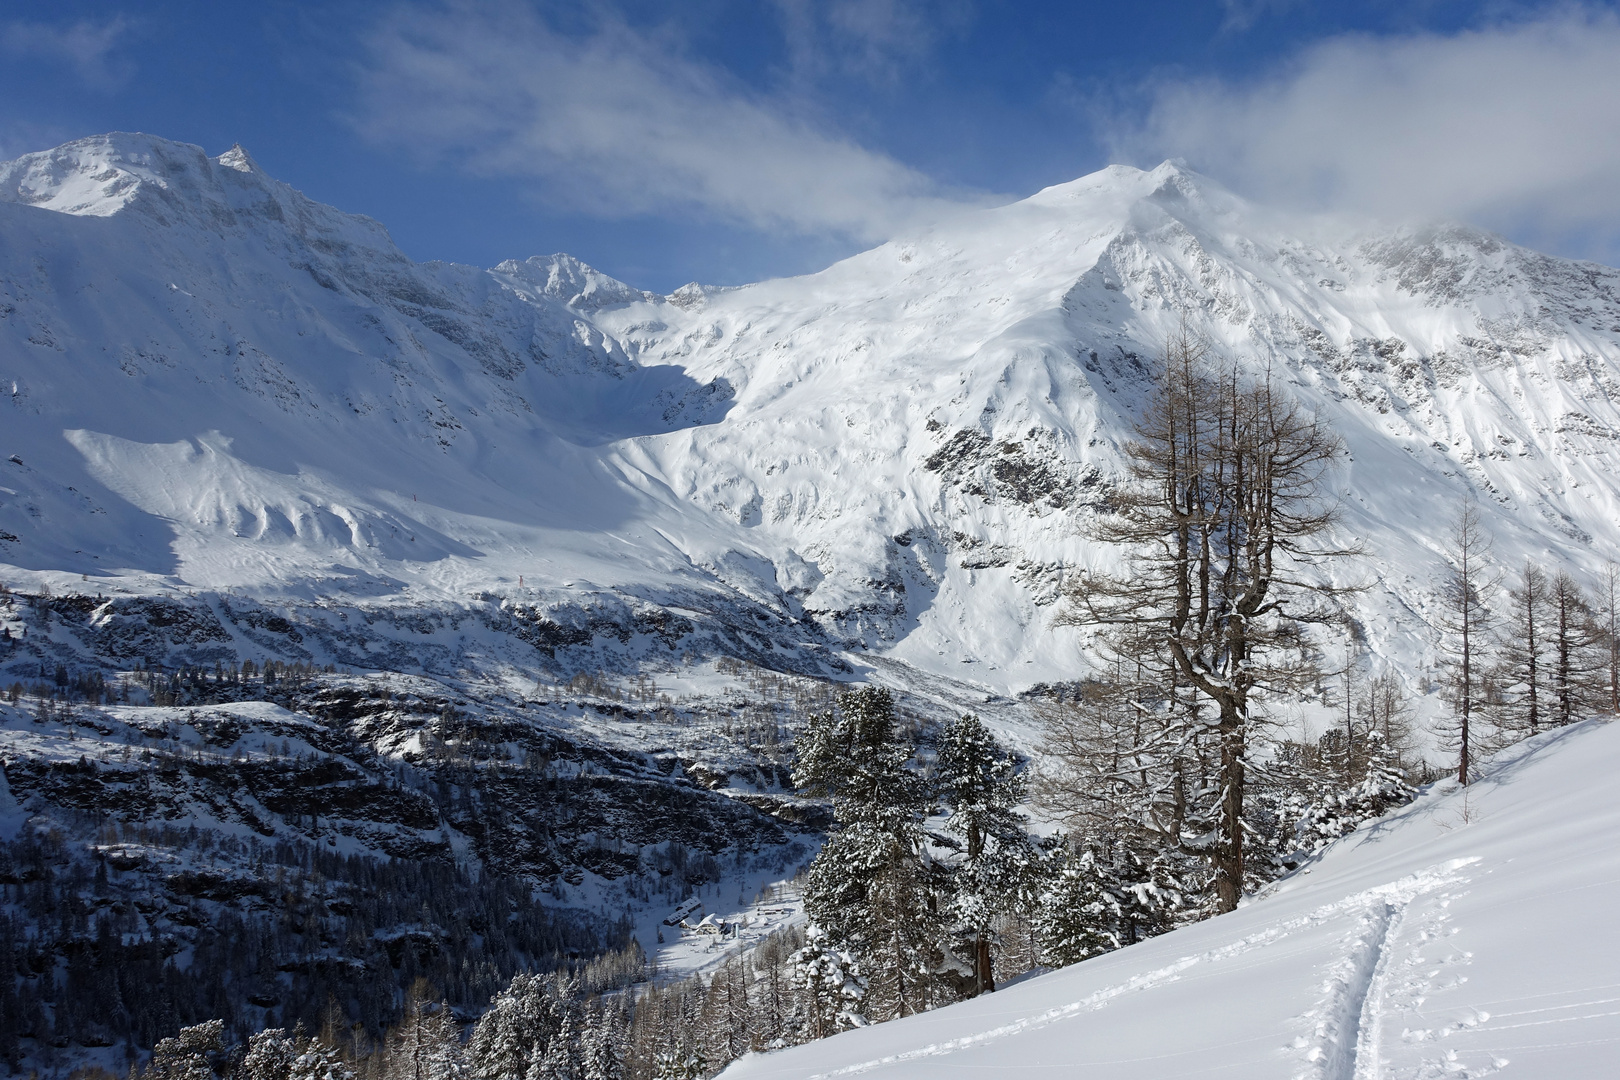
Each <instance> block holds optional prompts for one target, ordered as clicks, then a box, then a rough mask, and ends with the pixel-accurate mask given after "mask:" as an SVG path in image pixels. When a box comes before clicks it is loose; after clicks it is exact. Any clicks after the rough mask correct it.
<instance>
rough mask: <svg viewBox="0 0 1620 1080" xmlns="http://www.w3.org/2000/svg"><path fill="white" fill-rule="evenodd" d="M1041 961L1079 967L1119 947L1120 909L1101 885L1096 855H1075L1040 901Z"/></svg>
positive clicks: (1072, 855)
mask: <svg viewBox="0 0 1620 1080" xmlns="http://www.w3.org/2000/svg"><path fill="white" fill-rule="evenodd" d="M1037 920H1038V926H1039V928H1040V937H1041V961H1042V962H1043V963H1044V964H1046V965H1048V966H1050V967H1065V966H1067V965H1069V964H1077V963H1079V962H1080V961H1082V960H1085V959H1088V958H1089V957H1093V956H1097V955H1100V954H1101V953H1105V952H1108V951H1110V950H1112V949H1117V948H1119V945H1120V942H1119V937H1118V936H1117V935H1116V934H1115V933H1114V932H1113V929H1112V927H1113V926H1114V925H1115V924H1116V923H1117V922H1118V920H1119V907H1118V905H1117V904H1116V903H1115V901H1114V899H1113V897H1111V896H1109V894H1108V892H1107V890H1105V889H1104V888H1103V886H1102V874H1101V873H1100V872H1099V871H1098V868H1097V862H1096V858H1095V856H1094V854H1093V853H1092V852H1091V851H1090V850H1082V851H1080V852H1076V853H1072V854H1071V857H1070V858H1069V860H1068V862H1067V863H1066V864H1065V865H1064V867H1063V869H1062V870H1060V871H1059V872H1058V874H1057V876H1056V878H1055V879H1054V880H1053V882H1052V884H1051V886H1050V887H1049V888H1048V889H1047V892H1046V894H1045V895H1044V896H1043V897H1042V898H1041V908H1040V913H1039V915H1038V917H1037Z"/></svg>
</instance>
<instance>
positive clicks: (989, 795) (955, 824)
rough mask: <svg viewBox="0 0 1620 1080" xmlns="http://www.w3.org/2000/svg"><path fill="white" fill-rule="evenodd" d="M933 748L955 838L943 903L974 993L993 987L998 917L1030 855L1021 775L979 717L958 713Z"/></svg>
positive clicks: (1014, 894) (1015, 892)
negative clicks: (956, 850)
mask: <svg viewBox="0 0 1620 1080" xmlns="http://www.w3.org/2000/svg"><path fill="white" fill-rule="evenodd" d="M936 749H937V753H938V765H937V768H938V774H937V780H936V785H937V790H938V792H939V794H940V796H941V797H942V798H943V799H944V801H945V804H946V806H947V807H948V808H949V810H950V815H951V816H950V820H949V823H948V828H949V829H950V831H951V833H952V834H954V836H955V837H956V838H958V840H959V841H960V843H961V857H960V860H959V861H958V862H957V863H956V865H955V866H954V868H953V874H952V879H951V896H950V900H949V908H948V910H949V913H950V916H951V919H952V921H953V923H954V926H953V927H952V929H953V931H954V933H955V934H956V935H957V936H958V937H959V938H960V939H961V941H962V943H963V944H964V945H965V947H966V951H967V954H968V955H967V959H968V964H969V968H970V970H971V972H972V975H971V976H970V978H969V979H968V981H967V985H966V986H965V987H964V990H965V992H966V993H967V995H968V996H973V995H977V994H981V993H984V992H986V991H990V990H994V989H995V988H996V982H995V975H994V968H993V965H992V962H991V953H990V948H991V945H992V943H993V941H994V938H995V926H996V922H997V919H998V918H999V917H1000V916H1001V915H1002V914H1003V913H1004V912H1006V911H1007V910H1008V909H1009V908H1010V907H1011V906H1012V905H1013V904H1014V903H1016V901H1017V899H1018V897H1019V896H1020V894H1021V891H1022V890H1021V889H1020V886H1021V885H1022V884H1023V882H1024V879H1026V878H1027V877H1028V876H1029V875H1030V874H1031V873H1032V870H1033V865H1034V863H1035V861H1036V859H1035V854H1034V851H1033V845H1032V844H1031V842H1030V839H1029V833H1028V831H1027V830H1026V828H1025V821H1024V817H1023V815H1022V814H1020V813H1018V811H1017V809H1016V807H1017V806H1018V804H1019V803H1020V802H1022V801H1023V798H1024V781H1023V777H1022V776H1020V775H1019V772H1018V766H1017V762H1016V761H1014V760H1013V757H1012V755H1011V754H1010V753H1008V752H1007V750H1006V748H1005V747H1003V746H1002V745H1001V744H1000V743H999V742H997V740H996V737H995V736H994V735H993V734H991V732H990V730H989V729H988V728H986V727H985V726H984V723H983V722H982V721H980V720H979V718H978V717H976V716H971V715H967V716H962V717H960V718H959V719H957V720H955V721H953V722H951V723H950V724H948V725H946V727H945V729H944V730H943V731H941V732H940V735H939V740H938V743H937V746H936Z"/></svg>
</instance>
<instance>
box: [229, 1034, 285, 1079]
mask: <svg viewBox="0 0 1620 1080" xmlns="http://www.w3.org/2000/svg"><path fill="white" fill-rule="evenodd" d="M297 1057H298V1047H297V1044H296V1043H294V1042H293V1040H292V1039H290V1038H288V1036H287V1032H286V1031H285V1030H284V1029H282V1028H265V1029H264V1030H263V1031H261V1032H258V1033H257V1034H255V1035H251V1036H249V1037H248V1042H247V1053H246V1054H245V1055H244V1056H243V1058H242V1062H241V1064H239V1065H238V1066H237V1067H236V1068H235V1069H234V1070H233V1071H232V1073H231V1078H232V1080H288V1078H289V1077H290V1076H291V1075H292V1065H293V1061H294V1060H295V1059H296V1058H297Z"/></svg>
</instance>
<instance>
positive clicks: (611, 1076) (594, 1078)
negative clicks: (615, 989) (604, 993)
mask: <svg viewBox="0 0 1620 1080" xmlns="http://www.w3.org/2000/svg"><path fill="white" fill-rule="evenodd" d="M618 1026H619V1014H618V1013H617V1012H615V1011H613V1010H610V1009H600V1010H598V1011H597V1012H596V1013H595V1014H594V1016H593V1017H592V1022H591V1023H589V1024H587V1025H585V1029H584V1031H583V1032H582V1033H581V1034H580V1039H579V1064H580V1076H581V1080H623V1077H624V1065H623V1063H622V1062H621V1061H620V1058H619V1049H618V1045H617V1044H618V1037H619V1032H618Z"/></svg>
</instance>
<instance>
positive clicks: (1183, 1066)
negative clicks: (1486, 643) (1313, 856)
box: [722, 721, 1620, 1080]
mask: <svg viewBox="0 0 1620 1080" xmlns="http://www.w3.org/2000/svg"><path fill="white" fill-rule="evenodd" d="M1616 770H1620V725H1616V724H1612V723H1608V724H1605V723H1601V722H1597V721H1589V722H1587V723H1584V724H1579V725H1576V726H1574V727H1571V728H1566V729H1563V730H1560V731H1558V732H1555V733H1551V734H1546V735H1542V736H1539V737H1538V738H1536V739H1532V740H1530V741H1529V742H1526V743H1523V744H1520V745H1519V746H1517V747H1515V748H1513V750H1512V751H1510V752H1509V753H1508V754H1506V755H1505V756H1503V757H1501V758H1499V759H1497V760H1496V761H1494V762H1493V763H1491V764H1490V765H1489V766H1487V768H1486V769H1485V770H1483V772H1484V776H1483V778H1482V779H1481V780H1479V781H1477V782H1475V783H1474V784H1473V785H1471V786H1470V787H1469V788H1467V789H1466V790H1459V789H1457V788H1456V787H1455V784H1454V782H1446V783H1442V784H1440V785H1437V786H1436V787H1435V788H1434V789H1431V790H1430V791H1428V792H1427V793H1425V794H1424V795H1423V796H1422V797H1420V798H1419V799H1418V800H1417V801H1416V802H1415V803H1413V804H1411V805H1410V806H1408V807H1407V808H1405V809H1403V810H1401V811H1400V812H1398V813H1396V814H1395V815H1393V816H1392V817H1390V818H1388V819H1385V820H1383V821H1379V822H1376V823H1373V824H1371V825H1369V826H1364V827H1363V828H1362V829H1361V831H1359V832H1356V833H1353V834H1352V835H1350V836H1349V837H1347V838H1345V839H1344V840H1341V841H1340V842H1338V843H1337V844H1335V845H1334V846H1333V847H1332V848H1330V849H1329V850H1328V851H1326V852H1325V853H1324V854H1323V855H1322V856H1321V857H1320V859H1319V860H1317V861H1315V862H1314V863H1312V864H1311V865H1310V866H1308V867H1307V868H1306V869H1305V870H1303V871H1301V872H1299V873H1296V874H1294V875H1293V876H1291V877H1288V878H1286V879H1284V880H1282V881H1280V882H1278V883H1276V884H1275V885H1273V886H1272V887H1271V888H1270V889H1269V890H1267V892H1266V893H1265V894H1264V895H1262V896H1260V897H1258V898H1255V899H1253V900H1252V901H1250V902H1248V903H1246V904H1245V905H1244V906H1243V907H1241V908H1239V909H1238V910H1237V911H1235V912H1233V913H1231V914H1229V915H1224V916H1221V917H1219V918H1215V919H1212V920H1210V921H1208V922H1205V923H1200V924H1198V925H1195V926H1192V927H1189V928H1186V929H1183V930H1179V931H1176V932H1173V933H1171V934H1168V935H1165V936H1163V937H1160V938H1156V939H1153V940H1150V941H1147V942H1144V943H1142V944H1138V945H1135V946H1132V947H1130V948H1127V949H1122V950H1120V951H1118V952H1115V953H1110V954H1107V955H1105V956H1102V957H1098V958H1096V959H1093V960H1088V961H1086V962H1084V963H1081V964H1078V965H1075V966H1074V967H1070V968H1066V969H1063V970H1061V971H1057V972H1052V973H1050V974H1047V975H1044V976H1040V977H1037V978H1033V979H1029V980H1027V981H1025V982H1022V983H1019V984H1017V985H1014V986H1011V987H1009V988H1007V989H1005V990H1002V991H999V992H997V993H994V994H991V995H989V996H986V997H982V998H979V999H976V1000H973V1001H969V1002H964V1003H962V1004H959V1005H953V1006H950V1007H948V1008H944V1009H940V1010H938V1011H936V1012H932V1013H927V1014H924V1015H921V1016H914V1017H909V1018H906V1019H904V1020H898V1021H895V1022H892V1023H888V1024H882V1025H879V1026H875V1027H871V1028H867V1029H864V1030H858V1031H853V1032H848V1033H846V1034H843V1035H839V1036H835V1037H834V1038H832V1039H830V1040H826V1041H823V1042H820V1043H813V1044H810V1045H806V1046H801V1047H796V1048H794V1049H791V1050H786V1051H782V1052H780V1053H775V1054H768V1055H754V1056H750V1057H748V1058H744V1059H742V1060H741V1061H739V1062H737V1063H736V1064H734V1065H733V1066H732V1067H731V1068H730V1069H728V1070H726V1071H725V1072H724V1073H723V1074H722V1075H723V1076H725V1077H726V1078H727V1080H754V1078H761V1080H762V1078H767V1077H769V1078H778V1077H781V1078H786V1077H805V1078H810V1077H837V1076H871V1077H874V1078H879V1077H881V1078H889V1077H893V1078H903V1077H915V1078H929V1080H934V1078H937V1077H941V1076H975V1075H976V1076H1020V1077H1022V1076H1053V1077H1067V1076H1072V1077H1084V1078H1085V1080H1105V1078H1110V1077H1119V1078H1122V1080H1124V1078H1129V1080H1152V1078H1156V1077H1165V1078H1172V1077H1174V1078H1185V1077H1234V1078H1244V1080H1263V1078H1266V1077H1277V1078H1279V1080H1280V1078H1285V1077H1286V1078H1312V1080H1317V1078H1319V1080H1374V1078H1377V1080H1418V1078H1427V1077H1479V1076H1490V1075H1496V1074H1500V1075H1501V1076H1503V1077H1533V1078H1538V1080H1540V1078H1553V1077H1558V1078H1569V1080H1574V1078H1586V1077H1590V1078H1597V1077H1607V1076H1614V1075H1615V1074H1616V1067H1615V1062H1616V1061H1617V1060H1620V933H1617V932H1616V930H1615V927H1614V908H1615V903H1614V898H1615V891H1616V889H1617V888H1620V847H1616V845H1615V844H1614V843H1613V838H1614V836H1615V835H1616V832H1617V830H1620V803H1617V802H1616V800H1615V799H1614V798H1613V790H1612V778H1613V776H1614V775H1615V772H1616Z"/></svg>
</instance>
